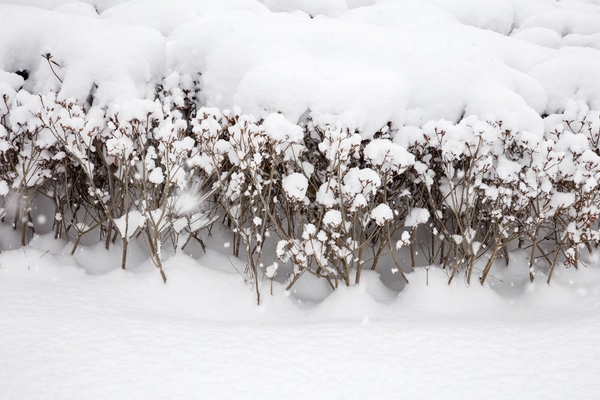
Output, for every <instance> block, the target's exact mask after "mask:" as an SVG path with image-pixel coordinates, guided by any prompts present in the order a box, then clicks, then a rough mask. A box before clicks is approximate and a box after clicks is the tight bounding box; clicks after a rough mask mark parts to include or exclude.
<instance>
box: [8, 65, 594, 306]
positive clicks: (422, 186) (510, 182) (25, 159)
mask: <svg viewBox="0 0 600 400" xmlns="http://www.w3.org/2000/svg"><path fill="white" fill-rule="evenodd" d="M198 92H199V87H198V82H197V81H196V80H194V79H193V78H192V77H190V76H179V75H178V74H176V73H174V74H172V75H170V76H169V77H167V78H166V79H164V80H163V83H162V85H161V86H159V87H158V88H157V91H156V98H155V99H154V100H134V101H126V102H122V103H120V104H118V105H113V106H111V107H104V108H100V107H97V106H91V105H90V102H87V103H84V102H82V101H77V100H65V101H59V100H57V98H56V96H55V95H53V94H47V95H35V94H31V93H28V92H26V91H24V90H21V91H19V92H15V91H10V90H7V91H6V92H5V93H2V96H3V104H2V108H1V111H0V118H1V120H0V217H2V218H5V216H6V214H7V212H8V211H9V210H14V213H15V214H16V217H15V229H17V228H19V229H21V232H22V243H23V244H26V242H27V240H28V238H29V237H31V232H33V230H34V229H35V223H34V221H33V220H32V218H31V216H30V211H31V207H32V206H33V204H34V203H35V202H36V199H37V198H38V197H39V196H45V197H47V198H48V199H50V201H51V202H52V204H54V207H55V210H54V216H53V217H54V232H55V234H56V236H57V237H61V236H66V237H68V238H71V239H73V241H74V245H73V251H75V249H76V248H77V245H78V243H79V240H80V239H81V237H82V236H84V235H85V234H87V233H89V232H100V234H101V237H102V238H103V240H105V242H106V246H107V247H108V246H110V245H111V243H114V242H115V240H117V239H118V240H120V241H121V242H122V246H123V262H122V267H123V268H125V266H126V258H127V245H128V243H129V242H130V241H131V240H133V239H134V238H137V237H142V238H143V239H144V241H145V243H146V244H147V247H148V249H149V254H150V256H151V258H152V260H153V262H154V263H155V265H156V266H157V267H158V268H159V270H160V273H161V275H162V277H163V279H164V280H165V281H166V279H167V278H166V274H165V272H164V271H163V269H162V262H161V260H162V251H161V250H162V248H163V246H164V245H165V244H168V245H170V246H172V247H173V249H174V250H175V251H177V250H178V249H181V248H183V247H184V246H185V245H186V244H187V242H188V241H189V240H191V239H195V240H199V241H201V236H200V231H201V230H202V229H203V228H206V227H209V226H211V225H212V224H213V223H215V221H217V220H220V221H223V223H224V224H225V225H227V226H229V227H230V228H231V232H232V234H233V236H234V240H233V244H234V245H233V246H232V249H233V253H234V254H235V255H236V256H245V257H246V259H247V266H248V268H247V270H246V273H247V276H248V278H249V279H250V280H251V281H252V282H254V284H255V287H256V290H257V295H258V296H260V293H259V286H260V285H259V284H258V280H259V279H262V278H263V277H265V276H266V277H269V278H272V277H275V276H276V275H277V274H279V276H281V274H285V273H288V274H289V277H288V279H289V286H290V287H291V286H292V285H293V284H294V283H295V282H296V281H297V280H298V279H299V278H300V277H301V276H302V275H303V274H305V273H309V274H313V275H316V276H318V277H322V278H324V279H326V280H327V281H328V282H329V284H330V286H331V287H332V288H336V287H337V286H338V285H340V284H345V285H350V284H354V283H357V282H359V281H360V277H361V271H362V270H363V269H364V268H370V269H376V268H377V267H378V266H380V265H381V263H382V261H381V260H384V262H386V263H388V267H389V264H390V263H392V264H395V266H394V268H396V269H397V270H398V271H399V272H400V273H402V274H403V275H404V273H403V270H404V271H407V270H408V269H409V268H415V267H418V266H419V265H432V264H436V265H441V266H442V267H443V268H444V269H445V270H446V271H447V273H448V278H449V282H451V281H452V280H453V279H454V278H455V277H456V276H457V274H459V273H460V272H464V273H465V277H466V281H467V282H468V283H471V281H472V276H473V273H476V274H477V275H478V278H479V280H480V282H481V283H484V282H485V280H486V278H487V277H488V276H489V273H490V269H491V267H492V263H493V262H494V260H496V259H498V258H499V257H500V256H503V257H508V256H509V254H510V250H511V249H514V248H521V249H525V250H526V251H527V252H528V254H529V256H530V264H529V269H530V270H529V273H530V277H531V279H532V280H533V279H534V276H535V272H536V268H537V269H541V270H544V269H545V270H546V271H545V272H546V273H547V275H548V281H549V280H550V278H551V276H552V272H553V271H554V269H555V267H556V266H557V265H559V264H560V263H562V264H564V265H567V266H575V267H577V266H578V265H579V263H580V251H581V250H582V249H584V248H586V247H587V249H588V250H589V251H590V252H591V251H592V247H595V246H596V245H597V243H598V239H599V234H598V222H597V220H598V216H599V214H600V208H599V207H600V198H599V196H598V189H599V188H598V186H599V184H598V181H599V179H600V176H599V174H600V156H599V154H600V147H599V141H600V114H599V113H598V112H595V111H590V110H589V109H587V108H586V107H585V106H584V105H581V104H575V103H572V104H570V106H569V107H570V109H568V110H567V111H565V112H564V113H562V114H555V115H550V116H548V117H546V118H545V122H546V127H547V129H546V130H545V132H544V134H543V135H535V134H531V133H528V132H526V131H523V132H519V131H517V130H516V129H515V128H514V127H511V126H506V125H505V124H504V123H503V122H502V121H481V120H478V119H477V118H476V117H466V118H463V119H462V120H460V121H459V122H457V123H452V122H448V121H443V120H442V121H435V122H433V121H432V122H430V123H427V124H426V125H424V126H423V127H422V128H418V127H409V126H404V127H395V126H393V125H392V124H389V125H388V126H385V127H384V128H383V129H381V130H379V131H378V132H377V133H375V135H374V136H373V137H371V138H365V135H361V134H360V133H359V132H356V131H351V130H350V129H348V128H347V127H344V126H334V125H329V124H316V123H313V122H312V121H311V120H310V119H309V120H307V121H306V122H305V123H303V124H301V125H295V124H292V123H290V122H288V120H287V119H286V118H285V117H284V116H283V115H282V114H277V113H275V114H270V115H269V116H268V117H266V118H265V119H264V120H256V119H255V118H254V117H252V116H251V115H244V114H242V112H241V111H240V110H233V111H228V110H225V111H221V110H218V109H211V108H200V109H196V107H197V104H199V102H198V99H197V95H198ZM403 248H404V249H408V251H409V254H410V259H411V263H410V265H404V263H403V261H402V260H401V259H400V258H399V257H398V254H399V253H400V252H402V251H406V250H402V249H403ZM273 253H275V254H276V258H277V261H275V262H272V260H273ZM267 259H269V260H271V262H266V260H267ZM538 260H539V261H540V263H537V261H538ZM281 265H287V266H290V265H291V268H289V269H287V268H286V269H284V270H282V269H281V268H280V266H281ZM405 279H406V277H405Z"/></svg>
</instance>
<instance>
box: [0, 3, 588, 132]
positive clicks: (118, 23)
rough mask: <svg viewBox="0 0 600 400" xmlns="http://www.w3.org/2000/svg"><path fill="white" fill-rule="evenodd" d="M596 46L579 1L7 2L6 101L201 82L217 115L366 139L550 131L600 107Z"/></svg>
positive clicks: (3, 33)
mask: <svg viewBox="0 0 600 400" xmlns="http://www.w3.org/2000/svg"><path fill="white" fill-rule="evenodd" d="M2 3H5V4H2ZM6 3H8V4H6ZM10 3H18V4H19V5H15V4H10ZM599 50H600V5H597V4H592V3H590V2H586V1H583V0H580V1H578V0H570V1H561V2H556V1H551V0H493V1H491V0H490V1H485V2H482V1H478V0H423V1H416V0H396V1H385V0H318V1H317V0H285V1H284V0H227V1H225V0H220V1H216V0H201V1H197V0H194V1H192V0H169V1H167V0H131V1H127V0H85V1H75V0H19V1H14V0H0V88H2V87H4V88H5V89H0V90H2V91H3V92H4V91H6V86H5V85H8V87H11V88H12V89H14V90H18V89H19V88H20V87H22V86H23V87H24V88H25V89H26V90H28V91H30V92H42V93H45V92H49V91H57V92H59V99H66V98H77V99H79V100H80V101H85V100H86V99H88V95H90V94H91V95H92V96H91V97H89V98H91V99H92V100H93V102H94V105H100V106H104V105H110V104H113V103H115V102H118V101H121V100H123V99H136V98H142V99H143V98H152V97H153V96H154V87H155V85H156V84H158V83H159V82H160V79H161V78H162V77H164V76H168V75H170V74H172V73H173V72H177V73H179V74H180V75H181V76H185V75H191V76H198V74H202V75H201V82H200V84H201V87H202V89H203V92H202V99H201V101H202V102H203V105H205V106H207V107H217V108H221V109H226V108H227V109H233V108H234V107H240V108H241V109H242V110H243V111H244V113H247V114H253V115H254V116H255V117H256V118H257V119H261V118H265V117H267V116H268V115H270V114H273V113H278V112H281V113H283V115H284V116H285V118H286V119H287V120H288V121H290V122H291V123H292V124H294V123H296V122H298V121H299V120H302V119H304V118H306V117H311V118H312V119H313V121H315V123H316V124H318V125H321V126H325V125H326V124H330V125H334V126H346V127H349V128H350V129H357V130H358V131H360V132H361V134H362V136H363V137H370V136H371V135H372V134H373V133H375V132H377V131H378V130H379V129H381V128H382V127H384V126H385V125H386V124H387V123H388V122H392V124H393V125H394V126H396V127H400V126H402V125H412V126H418V127H422V126H423V125H424V124H426V123H427V122H428V121H430V120H440V119H446V120H450V121H457V120H459V119H460V118H461V117H462V116H464V115H475V116H477V117H478V118H480V119H483V120H485V119H493V120H502V121H504V122H505V123H507V124H511V126H514V127H516V128H518V129H519V130H521V131H524V130H525V131H529V132H531V133H533V134H536V135H540V134H541V132H542V131H543V122H542V119H541V118H540V115H541V114H544V113H546V114H551V113H555V112H558V111H562V110H564V108H565V105H566V103H567V102H568V101H571V100H574V101H582V102H584V103H586V104H587V105H588V106H589V108H590V109H600V79H599V78H600V76H599V75H600V72H599V71H600V52H599ZM41 55H51V56H52V58H51V60H47V59H45V58H43V57H42V56H41ZM52 62H55V63H56V64H52ZM51 66H52V68H51ZM17 73H19V74H17ZM24 77H27V79H24ZM61 80H62V82H61Z"/></svg>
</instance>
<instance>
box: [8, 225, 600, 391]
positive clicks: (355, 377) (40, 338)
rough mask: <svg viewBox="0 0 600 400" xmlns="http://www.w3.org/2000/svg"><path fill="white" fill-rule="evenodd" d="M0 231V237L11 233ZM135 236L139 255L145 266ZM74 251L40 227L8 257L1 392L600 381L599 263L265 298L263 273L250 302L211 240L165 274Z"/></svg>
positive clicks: (460, 387) (504, 386)
mask: <svg viewBox="0 0 600 400" xmlns="http://www.w3.org/2000/svg"><path fill="white" fill-rule="evenodd" d="M6 233H8V235H7V234H6ZM3 234H4V235H3V237H4V238H7V239H3V241H2V243H3V246H4V247H5V248H6V247H7V246H11V243H14V242H16V241H17V240H16V239H17V238H16V237H14V238H13V239H14V240H13V241H12V242H11V240H10V238H11V237H12V236H13V235H11V234H10V231H8V230H6V229H4V230H3ZM137 245H138V246H139V244H137ZM132 246H133V248H132V250H131V261H133V262H130V265H131V264H135V261H136V259H137V261H138V262H139V261H140V259H139V258H136V257H137V255H139V254H140V251H139V249H138V251H136V248H135V247H136V243H133V244H132ZM70 248H71V247H70V246H65V243H64V242H61V241H59V242H56V241H54V240H53V239H51V238H50V237H48V236H45V237H36V238H35V239H34V241H33V242H32V244H31V246H28V247H26V248H23V249H17V250H8V251H4V252H3V253H2V254H1V255H0V305H1V307H0V319H1V321H2V323H1V324H0V371H2V374H1V375H0V393H2V398H3V399H25V398H36V399H75V398H86V399H106V398H118V399H120V398H122V399H131V398H139V399H160V398H202V399H205V398H210V399H231V398H243V399H256V398H266V399H278V398H282V396H283V397H285V398H291V399H306V398H314V399H332V398H350V399H363V398H367V397H368V398H380V399H397V398H403V399H482V398H484V399H506V398H520V399H539V398H544V399H565V398H577V399H594V398H597V394H598V393H599V392H600V381H599V380H598V379H596V378H597V376H598V375H599V374H600V363H598V359H599V358H600V336H599V335H598V332H599V330H600V313H599V311H600V308H599V304H600V284H599V282H600V275H599V271H598V269H597V268H588V269H583V270H580V271H574V270H564V269H563V270H561V271H560V272H558V273H557V276H556V277H555V280H554V282H553V284H552V285H551V286H547V285H546V284H545V283H544V282H543V278H540V280H539V281H537V282H536V283H535V284H533V285H529V284H525V280H526V279H527V278H526V274H522V275H520V274H515V272H514V271H516V270H518V268H517V267H516V266H512V267H509V268H508V269H504V268H500V269H499V270H498V271H497V272H496V275H497V277H498V278H501V279H502V280H503V281H504V283H503V284H500V283H499V281H497V280H496V281H495V282H496V284H495V285H494V284H491V285H488V286H486V287H478V286H474V287H471V288H467V287H465V286H464V285H463V284H457V285H453V286H447V277H446V275H444V274H443V273H442V272H441V271H439V270H436V269H433V268H432V269H429V270H428V271H427V270H425V269H423V268H421V269H419V270H418V271H417V272H415V273H413V274H410V275H409V277H410V279H411V283H410V284H409V285H408V286H406V288H405V289H404V290H403V291H401V292H400V293H399V294H398V293H397V292H396V291H393V290H391V289H388V288H386V287H385V286H383V284H382V283H381V282H380V280H379V278H378V275H377V274H375V273H366V272H365V273H364V276H363V280H362V282H361V284H360V285H358V286H355V287H351V288H341V289H340V290H338V291H336V292H335V293H331V294H330V293H329V292H328V291H327V290H326V289H325V290H324V291H323V290H320V289H318V288H319V285H314V282H307V283H310V285H311V289H306V288H305V286H304V283H303V282H302V281H301V282H299V283H298V284H297V286H296V287H295V288H294V289H293V290H292V291H291V292H285V290H284V288H283V286H281V285H280V284H277V283H275V284H274V287H273V291H274V294H273V296H270V295H266V293H268V288H269V285H268V282H265V285H264V287H263V290H264V292H265V296H264V300H263V304H262V305H261V306H258V307H257V306H256V305H255V298H254V293H253V292H252V290H250V287H249V286H247V285H245V284H244V283H243V281H242V279H241V278H240V276H239V275H238V274H237V272H236V271H235V270H234V264H235V267H236V268H238V269H241V268H243V264H242V263H240V262H237V261H235V260H231V257H227V256H226V255H224V254H221V253H217V252H215V251H209V252H208V253H207V254H205V255H203V256H201V257H200V258H199V260H196V259H194V258H191V257H189V256H185V255H178V256H173V257H171V258H170V259H169V260H168V261H167V263H166V264H165V270H166V271H167V274H168V276H169V281H168V283H167V284H166V285H164V284H163V283H162V281H161V279H160V276H159V275H158V273H157V272H156V270H155V268H154V267H153V266H152V265H151V264H150V263H149V262H145V263H142V264H137V265H138V266H137V267H133V268H131V269H130V270H128V271H122V270H120V269H119V265H120V263H119V254H118V253H119V252H118V249H116V251H111V252H107V251H106V250H105V249H104V248H103V247H102V246H101V245H100V246H91V247H86V246H81V247H80V249H79V250H78V251H77V254H76V256H75V257H71V256H67V255H63V254H66V253H68V251H69V250H70ZM41 249H50V251H46V250H41ZM228 258H229V260H228ZM230 261H233V262H234V264H231V263H230ZM516 262H517V263H524V260H516ZM102 268H104V270H102ZM511 271H512V272H511ZM98 274H99V275H98ZM311 296H312V298H311ZM315 301H316V302H315Z"/></svg>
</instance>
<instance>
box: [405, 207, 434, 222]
mask: <svg viewBox="0 0 600 400" xmlns="http://www.w3.org/2000/svg"><path fill="white" fill-rule="evenodd" d="M428 220H429V211H427V210H426V209H424V208H416V207H415V208H413V209H412V210H410V214H409V215H408V216H407V217H406V219H405V220H404V226H410V227H416V226H417V225H419V224H424V223H426V222H427V221H428Z"/></svg>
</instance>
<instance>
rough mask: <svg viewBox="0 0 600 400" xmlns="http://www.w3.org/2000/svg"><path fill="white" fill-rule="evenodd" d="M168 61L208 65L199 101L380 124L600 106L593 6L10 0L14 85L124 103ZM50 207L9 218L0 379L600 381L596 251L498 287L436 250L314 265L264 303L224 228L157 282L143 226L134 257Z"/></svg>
mask: <svg viewBox="0 0 600 400" xmlns="http://www.w3.org/2000/svg"><path fill="white" fill-rule="evenodd" d="M41 55H51V56H52V58H51V59H52V60H53V61H55V62H56V64H51V63H50V62H49V61H50V60H49V59H48V58H49V57H48V56H47V57H46V58H44V57H41ZM172 72H177V73H178V74H179V76H181V77H182V79H199V82H200V86H201V89H202V92H201V96H202V99H201V102H202V104H203V105H205V106H208V107H217V108H220V109H225V108H234V107H239V108H240V109H241V110H242V111H243V112H244V113H248V114H252V115H254V116H256V117H257V118H264V117H266V116H268V115H269V114H271V113H275V112H282V113H283V115H284V116H285V117H286V118H287V119H288V121H290V122H292V123H297V122H299V121H303V120H305V119H306V118H307V117H311V118H312V120H313V121H315V123H317V124H325V123H332V124H340V125H343V126H346V127H350V128H355V129H357V130H359V131H360V132H361V134H363V136H365V137H368V136H369V135H371V134H372V133H374V132H375V131H377V130H378V129H380V128H381V127H382V126H385V125H386V124H387V123H388V122H391V123H392V124H393V125H394V126H397V127H401V126H416V127H422V126H423V125H424V124H426V123H427V122H428V121H430V120H440V119H446V120H450V121H454V122H456V121H457V120H459V119H460V118H461V116H463V115H475V116H477V117H479V118H480V119H483V120H485V119H491V120H503V121H504V123H505V124H506V126H507V127H513V128H514V129H518V130H520V131H528V132H530V133H532V134H534V135H540V134H541V133H542V132H543V130H544V128H545V127H544V120H543V118H542V115H544V114H553V113H558V112H562V111H565V110H567V111H572V112H578V111H580V110H600V4H599V2H598V1H594V0H587V1H585V0H562V1H554V0H488V1H483V0H451V1H450V0H422V1H417V0H389V1H384V0H379V1H377V0H264V1H258V0H170V1H167V0H131V1H123V0H86V1H79V2H78V1H69V0H13V1H10V0H0V93H8V92H10V91H13V92H14V91H17V90H19V89H20V88H23V89H24V90H27V91H29V92H31V93H47V92H49V91H55V92H58V93H59V99H66V98H78V99H85V98H87V97H88V95H90V94H93V103H94V105H95V106H99V107H108V108H111V109H112V110H114V111H118V110H121V109H123V110H126V105H127V104H128V102H129V101H130V100H132V99H137V98H151V97H152V96H153V94H154V90H155V86H156V85H157V84H158V83H159V82H161V79H162V78H164V77H166V76H171V77H173V76H174V75H171V73H172ZM17 73H18V74H17ZM200 74H201V75H200ZM25 76H26V77H27V79H24V78H25ZM61 81H62V82H61ZM123 113H125V111H123ZM4 190H6V191H7V190H8V189H7V188H3V186H1V185H0V195H4V194H5V193H3V191H4ZM43 219H44V218H42V219H39V220H38V221H36V222H39V225H40V227H39V229H38V231H39V233H40V235H38V236H36V237H35V238H34V239H33V240H32V242H31V243H30V244H29V245H28V246H26V247H24V248H21V247H20V246H19V242H20V238H19V237H18V236H19V235H18V233H16V232H14V231H13V230H12V229H11V228H10V227H9V226H8V223H6V224H4V225H2V226H0V251H2V253H1V254H0V398H2V399H4V398H6V399H29V398H32V399H33V398H35V399H37V398H41V399H67V398H78V399H79V398H102V399H104V398H127V399H129V398H140V399H152V398H202V399H213V398H223V399H229V398H242V399H246V398H247V399H258V398H268V399H275V398H292V399H305V398H314V399H320V398H323V399H331V398H357V399H362V398H367V397H371V398H382V399H384V398H385V399H404V398H407V399H417V398H424V399H430V398H440V399H454V398H456V399H464V398H473V399H505V398H525V399H538V398H544V399H566V398H573V399H597V398H598V397H599V396H600V380H598V378H597V377H598V376H600V334H599V332H600V308H599V304H600V268H599V267H600V261H598V260H597V259H595V258H594V257H591V258H590V259H589V260H587V264H588V265H589V266H588V267H585V268H584V267H581V268H580V269H579V270H575V269H573V268H570V269H565V268H562V267H561V268H559V269H557V271H556V272H555V275H554V277H553V280H552V283H551V284H550V285H547V284H546V283H545V279H543V277H541V278H540V279H536V280H535V282H534V283H532V284H530V283H529V276H528V271H527V267H523V266H525V265H526V263H527V262H528V260H527V257H526V256H525V255H524V254H520V253H518V252H516V253H515V255H514V256H513V257H512V261H511V264H510V265H509V266H508V267H507V268H504V267H503V266H500V264H501V263H499V264H498V265H497V266H496V267H495V268H494V270H493V273H492V274H491V276H492V277H491V278H490V279H489V280H488V282H487V284H486V285H485V286H483V287H481V286H479V285H472V286H471V287H466V286H465V285H464V284H463V282H462V281H460V279H457V280H456V281H455V282H454V283H453V284H452V285H451V286H448V285H447V275H446V274H445V273H444V272H442V271H440V270H437V269H435V268H434V267H432V268H430V269H428V270H426V269H424V268H418V269H417V270H416V271H414V272H412V273H411V274H409V275H408V278H409V280H410V284H408V285H406V286H405V287H402V285H395V284H393V282H392V284H391V283H390V282H391V281H392V280H391V278H389V276H387V278H388V279H387V281H386V284H387V286H386V285H385V284H384V283H383V282H382V281H381V279H380V278H379V275H378V274H377V273H375V272H370V273H365V275H364V277H363V280H362V281H361V284H360V285H357V286H352V287H349V288H345V287H342V288H340V289H338V290H337V291H336V292H334V293H330V291H329V290H328V289H327V286H326V284H325V283H324V282H323V281H315V280H311V279H308V278H303V279H304V280H301V281H299V282H298V283H297V284H296V285H295V286H294V287H293V289H292V290H291V291H289V292H286V291H285V286H284V285H283V284H282V283H277V282H275V283H273V286H272V291H273V295H267V293H268V292H269V290H270V289H271V283H270V282H269V281H268V280H265V281H264V283H263V284H264V286H263V288H262V289H263V290H262V291H263V301H262V304H261V305H260V306H256V299H255V294H254V292H253V290H252V288H251V287H250V285H249V284H247V283H245V282H244V279H243V278H242V277H241V276H240V274H239V273H238V272H237V271H241V270H243V269H244V264H243V262H242V261H240V260H236V259H233V257H231V255H230V253H231V252H230V250H229V249H227V248H224V247H223V241H225V242H226V239H224V240H221V239H222V238H213V239H210V238H207V243H208V244H209V246H208V250H207V252H206V253H204V252H202V251H199V250H198V249H196V250H197V251H193V252H191V254H190V255H186V254H183V253H180V254H177V255H174V256H171V257H170V258H168V259H166V261H165V266H164V269H165V271H166V272H167V274H168V277H169V280H168V283H167V284H163V283H162V280H161V279H160V275H159V274H158V273H157V271H156V268H155V267H154V266H153V264H152V263H151V262H150V261H149V260H147V256H146V255H145V254H146V253H145V249H143V245H142V244H141V243H138V242H133V243H132V244H131V249H130V262H129V265H128V269H127V270H126V271H123V270H121V269H120V251H119V250H120V249H119V248H118V246H114V247H113V248H112V249H111V251H106V250H105V249H104V247H103V243H93V240H91V241H89V242H85V241H84V243H83V244H82V245H81V246H80V247H79V248H78V250H77V252H76V254H75V255H74V256H70V255H69V253H70V251H71V248H72V247H73V246H72V243H71V244H69V243H66V242H64V241H61V240H59V241H55V240H54V239H53V238H52V235H48V234H44V232H47V231H48V230H49V225H50V222H51V220H52V218H46V223H44V221H42V220H43ZM384 267H385V266H384ZM384 267H383V268H382V269H383V270H384V271H385V268H384ZM387 270H388V271H391V269H390V268H389V266H388V268H387ZM381 273H382V274H384V273H385V272H381ZM388 274H389V273H388ZM400 289H402V290H400Z"/></svg>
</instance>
